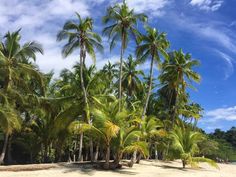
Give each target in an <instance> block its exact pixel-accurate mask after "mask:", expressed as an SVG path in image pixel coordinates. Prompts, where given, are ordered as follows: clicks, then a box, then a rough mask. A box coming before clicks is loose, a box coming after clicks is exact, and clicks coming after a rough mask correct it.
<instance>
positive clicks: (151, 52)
mask: <svg viewBox="0 0 236 177" xmlns="http://www.w3.org/2000/svg"><path fill="white" fill-rule="evenodd" d="M146 33H147V34H146V35H142V36H141V37H140V39H139V42H140V45H139V46H138V47H137V48H136V54H137V58H138V59H139V61H140V62H141V63H144V62H145V61H146V60H147V59H149V57H151V58H150V59H151V65H150V73H149V85H148V92H147V95H146V101H145V104H144V108H143V113H142V118H143V119H144V116H145V114H146V110H147V107H148V102H149V98H150V95H151V91H152V78H153V65H154V62H157V63H158V64H160V62H161V58H160V54H161V55H162V56H163V57H164V58H166V59H167V58H168V55H167V53H166V49H167V48H168V47H169V42H168V41H167V39H166V34H165V33H159V32H158V31H157V30H156V29H155V28H151V27H146Z"/></svg>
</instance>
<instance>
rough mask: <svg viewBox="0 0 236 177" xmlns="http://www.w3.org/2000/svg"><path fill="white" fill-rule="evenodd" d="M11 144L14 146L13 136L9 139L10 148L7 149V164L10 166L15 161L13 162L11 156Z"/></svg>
mask: <svg viewBox="0 0 236 177" xmlns="http://www.w3.org/2000/svg"><path fill="white" fill-rule="evenodd" d="M11 144H12V136H9V138H8V148H7V163H8V164H12V163H13V160H12V155H11V150H12V149H11Z"/></svg>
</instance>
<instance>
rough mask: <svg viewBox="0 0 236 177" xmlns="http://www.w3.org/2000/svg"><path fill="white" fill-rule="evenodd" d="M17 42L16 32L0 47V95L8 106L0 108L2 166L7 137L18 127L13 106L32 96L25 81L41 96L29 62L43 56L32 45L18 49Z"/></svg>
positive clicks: (36, 75)
mask: <svg viewBox="0 0 236 177" xmlns="http://www.w3.org/2000/svg"><path fill="white" fill-rule="evenodd" d="M20 39H21V35H20V30H18V31H16V32H13V33H10V32H8V33H7V34H6V35H5V36H4V38H3V41H2V42H1V43H0V72H1V73H3V76H2V77H1V80H2V82H1V88H0V92H1V93H2V94H1V95H2V96H3V95H5V98H6V99H4V100H5V103H6V102H8V104H4V106H3V107H2V108H1V120H2V121H3V122H5V123H2V129H3V130H4V133H5V140H4V145H3V151H2V154H1V157H0V163H3V160H4V157H5V151H6V147H7V143H8V138H9V135H10V134H11V133H12V132H13V130H14V129H19V127H20V126H19V124H20V123H19V112H18V110H16V105H19V103H21V104H20V105H21V106H23V104H24V99H25V98H24V96H23V95H22V93H32V91H31V89H30V86H29V78H34V79H35V80H36V81H38V83H39V86H40V87H39V88H40V90H41V92H42V94H44V84H43V77H42V75H41V73H40V72H39V71H38V70H37V69H36V68H35V67H34V66H33V65H32V64H31V63H30V59H33V60H35V59H36V53H37V52H39V53H41V54H42V53H43V50H42V48H41V45H40V44H38V43H36V42H34V41H32V42H27V43H25V44H23V45H20ZM20 91H21V92H22V93H20ZM17 103H18V104H17ZM0 104H2V103H0ZM18 107H19V106H18Z"/></svg>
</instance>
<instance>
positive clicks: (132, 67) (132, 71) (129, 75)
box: [122, 55, 144, 97]
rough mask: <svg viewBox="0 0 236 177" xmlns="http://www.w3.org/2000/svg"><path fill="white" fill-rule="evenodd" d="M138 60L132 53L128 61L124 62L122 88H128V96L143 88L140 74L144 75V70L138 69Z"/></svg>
mask: <svg viewBox="0 0 236 177" xmlns="http://www.w3.org/2000/svg"><path fill="white" fill-rule="evenodd" d="M137 66H138V62H137V61H135V60H134V59H133V57H132V56H131V55H130V56H129V57H128V61H127V62H124V66H123V76H122V90H126V93H127V96H128V97H131V96H132V95H134V94H135V93H139V92H141V91H142V89H143V84H142V81H141V79H140V76H144V73H143V71H141V70H137Z"/></svg>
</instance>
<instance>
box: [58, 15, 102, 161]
mask: <svg viewBox="0 0 236 177" xmlns="http://www.w3.org/2000/svg"><path fill="white" fill-rule="evenodd" d="M76 15H77V18H78V22H77V21H67V22H66V23H65V25H64V26H63V29H62V30H61V31H60V32H59V33H58V35H57V39H58V40H59V41H61V40H64V39H67V40H68V42H67V44H66V45H65V46H64V47H63V50H62V55H63V56H64V57H67V56H68V55H70V54H71V53H73V52H74V51H75V50H76V49H80V82H81V88H82V91H83V97H84V102H85V109H84V112H85V115H86V120H87V122H89V123H91V122H90V112H89V105H88V98H87V91H86V89H85V85H84V77H83V68H84V66H85V59H86V55H87V54H88V55H90V56H91V58H92V59H93V60H94V61H95V59H96V55H95V50H94V49H95V48H96V49H97V50H98V51H102V50H103V46H102V45H101V38H100V36H99V35H98V34H96V33H94V32H93V21H92V19H91V18H85V19H82V18H81V16H80V15H79V14H78V13H76ZM90 143H91V147H90V150H91V160H92V156H93V153H92V151H93V150H92V149H93V147H92V141H91V142H90Z"/></svg>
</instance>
